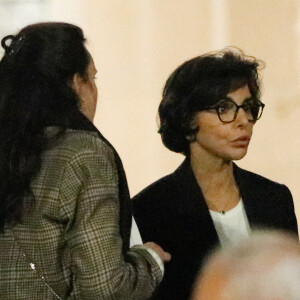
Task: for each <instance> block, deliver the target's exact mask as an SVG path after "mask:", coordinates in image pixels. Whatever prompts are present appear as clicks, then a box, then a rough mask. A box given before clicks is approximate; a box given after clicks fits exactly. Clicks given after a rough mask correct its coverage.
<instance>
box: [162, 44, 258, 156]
mask: <svg viewBox="0 0 300 300" xmlns="http://www.w3.org/2000/svg"><path fill="white" fill-rule="evenodd" d="M263 66H264V63H263V62H262V61H259V60H257V59H255V58H254V57H250V56H246V55H245V54H244V53H243V52H242V51H241V50H240V49H238V48H235V47H230V48H225V49H223V50H221V51H218V52H210V53H207V54H204V55H201V56H198V57H195V58H193V59H191V60H188V61H186V62H184V63H183V64H182V65H180V66H179V67H178V68H177V69H176V70H175V71H174V72H173V73H172V74H171V75H170V77H169V78H168V80H167V81H166V84H165V87H164V90H163V95H162V96H163V97H162V101H161V103H160V105H159V109H158V116H159V123H160V128H159V131H158V132H159V133H160V134H161V138H162V141H163V143H164V145H165V146H166V147H167V148H168V149H170V150H171V151H174V152H179V153H183V154H184V155H189V151H190V149H189V144H190V142H191V141H193V140H194V137H195V134H196V133H197V131H198V128H195V126H193V124H192V123H193V122H192V121H193V119H194V116H195V114H196V113H197V112H198V111H201V110H202V109H204V107H208V106H211V105H214V104H216V103H217V102H218V101H219V100H220V99H222V98H223V97H225V96H226V95H227V94H228V93H230V92H233V91H235V90H237V89H239V88H241V87H243V86H245V85H247V86H248V87H249V90H250V93H251V95H252V96H254V97H256V98H260V80H259V76H258V75H259V74H258V70H259V69H260V68H262V67H263Z"/></svg>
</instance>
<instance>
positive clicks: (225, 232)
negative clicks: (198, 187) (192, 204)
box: [209, 199, 251, 246]
mask: <svg viewBox="0 0 300 300" xmlns="http://www.w3.org/2000/svg"><path fill="white" fill-rule="evenodd" d="M209 213H210V215H211V217H212V220H213V222H214V225H215V229H216V231H217V234H218V237H219V240H220V243H221V246H225V245H227V244H229V243H230V244H232V243H235V242H238V241H240V240H241V239H244V238H247V237H248V236H249V235H250V231H251V229H250V226H249V221H248V218H247V215H246V211H245V208H244V204H243V201H242V199H241V200H240V201H239V203H238V204H237V206H235V207H234V208H233V209H231V210H229V211H227V212H225V214H222V213H219V212H216V211H212V210H209Z"/></svg>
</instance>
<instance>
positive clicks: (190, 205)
mask: <svg viewBox="0 0 300 300" xmlns="http://www.w3.org/2000/svg"><path fill="white" fill-rule="evenodd" d="M173 176H174V177H175V180H176V183H177V187H178V191H179V195H178V201H177V208H178V210H179V211H180V212H181V213H182V214H183V215H186V217H187V218H189V216H195V217H196V218H197V222H196V224H197V225H196V226H197V228H194V231H195V233H199V232H201V236H205V238H206V241H207V242H208V244H210V245H212V246H215V244H216V243H218V241H219V239H218V235H217V232H216V230H215V227H214V224H213V221H212V218H211V216H210V214H209V210H208V207H207V205H206V202H205V200H204V197H203V194H202V191H201V188H200V187H199V185H198V183H197V181H196V178H195V176H194V174H193V171H192V168H191V165H190V162H189V159H188V158H186V159H185V160H184V162H183V163H182V164H181V165H180V166H179V168H178V169H177V170H176V171H175V172H174V173H173ZM195 236H197V235H195Z"/></svg>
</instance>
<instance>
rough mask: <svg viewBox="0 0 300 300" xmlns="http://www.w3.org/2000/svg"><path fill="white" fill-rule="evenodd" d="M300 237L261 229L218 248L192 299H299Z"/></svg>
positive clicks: (205, 269) (198, 281)
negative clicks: (239, 240) (231, 243)
mask: <svg viewBox="0 0 300 300" xmlns="http://www.w3.org/2000/svg"><path fill="white" fill-rule="evenodd" d="M299 297H300V247H299V241H298V239H297V238H296V237H295V236H293V235H290V234H287V233H285V232H281V231H257V232H254V233H253V235H252V236H251V237H250V238H248V239H246V240H244V241H241V242H240V243H239V244H236V245H233V246H231V247H227V248H223V249H218V250H217V251H216V252H215V253H213V254H212V255H211V256H210V257H209V258H208V260H207V262H206V264H205V265H204V267H203V269H202V270H201V273H200V275H199V277H198V280H197V281H196V283H195V285H194V291H193V296H192V298H191V300H254V299H255V300H297V299H299Z"/></svg>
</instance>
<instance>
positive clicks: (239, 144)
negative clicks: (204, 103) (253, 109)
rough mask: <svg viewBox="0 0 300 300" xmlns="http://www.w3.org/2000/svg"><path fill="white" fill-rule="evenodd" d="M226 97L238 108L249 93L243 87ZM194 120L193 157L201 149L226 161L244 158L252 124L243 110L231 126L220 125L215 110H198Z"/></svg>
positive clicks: (228, 124)
mask: <svg viewBox="0 0 300 300" xmlns="http://www.w3.org/2000/svg"><path fill="white" fill-rule="evenodd" d="M227 97H228V98H230V99H231V100H233V101H234V102H235V103H236V104H238V105H241V104H242V103H243V102H244V101H245V100H246V99H247V98H250V97H251V94H250V91H249V88H248V86H244V87H242V88H240V89H237V90H236V91H234V92H230V93H228V94H227ZM194 120H195V123H196V125H197V126H198V128H199V130H198V132H197V134H196V141H195V142H192V143H191V144H190V150H191V154H192V155H193V153H194V154H195V153H196V152H197V153H199V150H200V152H204V153H206V154H209V155H210V156H213V157H217V158H220V159H222V160H225V161H231V160H238V159H241V158H243V157H244V156H245V155H246V153H247V149H248V145H249V142H250V139H251V135H252V129H253V125H254V124H253V123H251V122H249V121H248V117H247V115H246V113H245V111H244V110H243V109H240V110H239V112H238V114H237V117H236V119H235V120H234V121H232V122H231V123H222V122H221V121H220V120H219V118H218V115H217V112H216V111H215V110H207V111H200V112H198V113H197V114H196V116H195V119H194Z"/></svg>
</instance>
